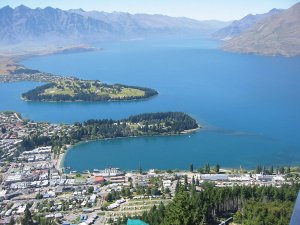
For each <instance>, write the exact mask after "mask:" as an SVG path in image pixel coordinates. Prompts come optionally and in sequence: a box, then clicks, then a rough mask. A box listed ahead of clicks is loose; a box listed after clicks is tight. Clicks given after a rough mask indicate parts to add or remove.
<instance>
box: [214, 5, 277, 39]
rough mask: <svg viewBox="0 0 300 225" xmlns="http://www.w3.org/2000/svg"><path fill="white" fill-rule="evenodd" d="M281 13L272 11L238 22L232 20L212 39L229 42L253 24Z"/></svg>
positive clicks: (248, 16) (250, 16) (275, 10)
mask: <svg viewBox="0 0 300 225" xmlns="http://www.w3.org/2000/svg"><path fill="white" fill-rule="evenodd" d="M282 11H283V10H281V9H272V10H271V11H269V12H267V13H264V14H256V15H252V14H249V15H247V16H245V17H243V18H242V19H240V20H234V21H233V22H232V23H230V24H229V25H228V26H226V27H223V28H222V29H220V30H218V31H217V32H214V33H213V34H212V38H214V39H220V40H230V39H232V38H233V37H236V36H238V35H240V34H241V33H243V32H244V31H246V30H248V29H249V28H250V27H252V26H253V25H254V24H256V23H258V22H260V21H262V20H264V19H266V18H268V17H270V16H272V15H275V14H277V13H280V12H282Z"/></svg>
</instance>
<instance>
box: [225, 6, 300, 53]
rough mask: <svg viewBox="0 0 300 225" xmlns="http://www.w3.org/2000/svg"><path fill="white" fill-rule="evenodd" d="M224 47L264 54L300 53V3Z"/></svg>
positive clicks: (260, 23) (261, 23)
mask: <svg viewBox="0 0 300 225" xmlns="http://www.w3.org/2000/svg"><path fill="white" fill-rule="evenodd" d="M223 49H224V50H228V51H233V52H242V53H254V54H262V55H283V56H296V55H300V3H297V4H296V5H294V6H292V7H291V8H289V9H287V10H285V11H283V12H281V13H278V14H276V15H273V16H271V17H269V18H266V19H265V20H263V21H261V22H259V23H257V24H256V25H254V26H253V27H251V28H250V29H249V30H247V31H245V32H244V33H242V34H241V35H239V36H237V37H235V38H233V39H231V40H229V41H227V42H225V44H224V45H223Z"/></svg>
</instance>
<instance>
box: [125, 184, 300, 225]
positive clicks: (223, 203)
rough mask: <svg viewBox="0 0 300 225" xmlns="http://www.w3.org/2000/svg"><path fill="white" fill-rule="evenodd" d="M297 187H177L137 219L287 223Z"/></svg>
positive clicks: (168, 223)
mask: <svg viewBox="0 0 300 225" xmlns="http://www.w3.org/2000/svg"><path fill="white" fill-rule="evenodd" d="M299 187H300V185H299V184H293V185H284V186H282V187H280V188H277V187H268V186H263V187H258V186H234V187H226V188H220V187H213V186H207V187H204V190H203V191H201V192H197V191H196V189H195V187H194V186H193V185H191V186H189V187H188V186H187V185H185V186H180V187H179V188H178V189H177V192H176V195H175V198H174V200H173V201H172V202H171V203H170V204H169V205H167V206H164V205H159V206H158V207H156V206H154V207H153V208H152V209H151V210H150V211H149V212H147V213H144V214H143V216H141V218H140V219H142V220H143V221H145V222H147V223H148V224H151V225H198V224H203V225H204V224H219V223H220V218H228V217H232V216H233V219H234V222H235V223H236V224H246V225H250V224H251V225H257V224H272V225H288V224H289V220H290V217H291V214H292V210H293V207H294V202H295V200H296V198H297V194H298V191H299ZM120 224H122V222H120Z"/></svg>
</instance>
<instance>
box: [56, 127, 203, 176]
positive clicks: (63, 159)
mask: <svg viewBox="0 0 300 225" xmlns="http://www.w3.org/2000/svg"><path fill="white" fill-rule="evenodd" d="M198 126H199V127H198V128H194V129H189V130H184V131H182V132H180V133H179V134H157V135H144V136H128V137H115V138H103V139H95V140H85V141H79V142H78V143H76V144H74V145H67V149H66V150H65V152H64V153H63V154H60V156H59V165H58V166H57V169H59V170H60V171H62V170H63V168H64V162H65V158H66V154H67V152H68V151H69V150H71V149H72V148H74V147H76V146H77V145H81V144H84V143H89V142H96V141H109V140H118V139H126V138H139V137H141V138H142V137H167V136H170V137H171V136H184V135H187V134H192V133H195V132H197V131H199V130H201V129H202V128H203V127H202V126H201V125H200V124H199V123H198ZM61 155H62V156H61ZM57 164H58V162H57Z"/></svg>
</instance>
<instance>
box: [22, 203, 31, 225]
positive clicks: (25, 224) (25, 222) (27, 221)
mask: <svg viewBox="0 0 300 225" xmlns="http://www.w3.org/2000/svg"><path fill="white" fill-rule="evenodd" d="M21 225H34V222H33V220H32V215H31V212H30V210H29V206H28V205H27V206H26V209H25V212H24V217H23V218H22V220H21Z"/></svg>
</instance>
